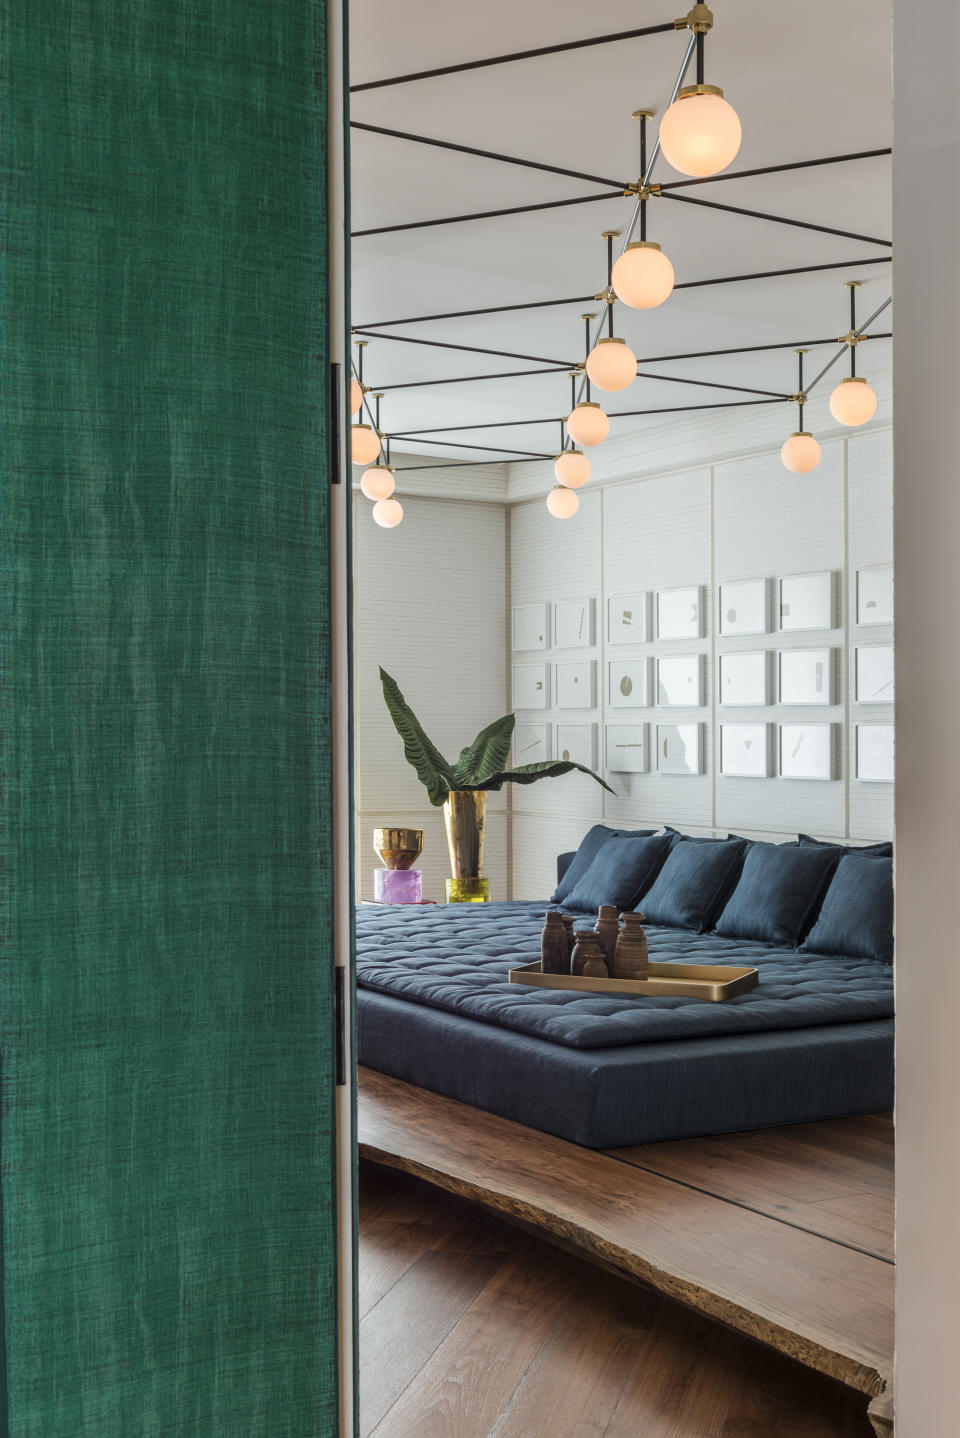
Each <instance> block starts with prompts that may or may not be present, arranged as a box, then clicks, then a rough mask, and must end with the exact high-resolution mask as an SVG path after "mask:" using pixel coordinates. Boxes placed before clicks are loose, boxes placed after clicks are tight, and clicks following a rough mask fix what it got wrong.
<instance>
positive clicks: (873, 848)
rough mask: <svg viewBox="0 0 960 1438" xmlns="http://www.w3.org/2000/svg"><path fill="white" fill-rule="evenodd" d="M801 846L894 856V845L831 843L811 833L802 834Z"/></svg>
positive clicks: (846, 852) (890, 857)
mask: <svg viewBox="0 0 960 1438" xmlns="http://www.w3.org/2000/svg"><path fill="white" fill-rule="evenodd" d="M797 842H798V844H799V845H800V847H801V848H804V847H805V846H807V845H809V846H810V847H812V848H818V849H837V850H838V851H839V852H840V853H841V854H866V855H876V856H877V857H879V858H883V859H892V858H893V845H892V844H891V843H890V842H889V841H888V842H887V843H885V844H831V843H829V842H828V841H827V840H826V839H814V838H812V837H811V835H810V834H801V835H800V837H799V839H798V840H797Z"/></svg>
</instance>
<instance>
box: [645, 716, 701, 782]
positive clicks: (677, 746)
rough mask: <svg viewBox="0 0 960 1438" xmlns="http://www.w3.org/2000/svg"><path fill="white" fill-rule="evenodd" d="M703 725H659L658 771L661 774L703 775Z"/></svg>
mask: <svg viewBox="0 0 960 1438" xmlns="http://www.w3.org/2000/svg"><path fill="white" fill-rule="evenodd" d="M703 733H704V726H703V725H702V724H658V725H657V769H658V770H659V772H660V773H661V774H702V773H703Z"/></svg>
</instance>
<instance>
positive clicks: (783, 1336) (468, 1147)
mask: <svg viewBox="0 0 960 1438" xmlns="http://www.w3.org/2000/svg"><path fill="white" fill-rule="evenodd" d="M358 1124H359V1128H358V1133H359V1146H360V1153H361V1156H363V1157H366V1158H369V1159H372V1160H374V1161H375V1162H377V1163H381V1164H386V1165H388V1166H390V1167H393V1168H399V1169H402V1170H405V1171H406V1172H408V1173H411V1174H414V1175H415V1176H417V1177H419V1178H423V1179H426V1180H428V1181H429V1182H431V1183H433V1184H435V1185H437V1186H439V1187H441V1188H444V1189H446V1190H448V1191H449V1192H452V1193H456V1194H459V1195H461V1196H462V1197H464V1198H467V1199H469V1200H471V1201H473V1202H476V1203H481V1204H483V1205H485V1206H486V1207H487V1208H490V1209H492V1210H494V1211H496V1212H498V1213H501V1214H503V1215H505V1216H507V1217H509V1218H510V1219H512V1220H514V1221H519V1222H522V1223H525V1224H528V1225H531V1226H532V1227H534V1228H536V1229H537V1230H539V1231H540V1232H541V1233H543V1234H545V1235H549V1236H551V1237H552V1238H553V1239H554V1240H556V1241H559V1242H561V1243H562V1244H564V1245H567V1246H571V1247H574V1248H576V1249H577V1250H578V1251H579V1252H581V1253H583V1254H584V1255H586V1256H588V1257H590V1258H591V1259H592V1260H593V1261H594V1262H597V1263H600V1264H602V1265H603V1266H605V1267H608V1268H611V1269H613V1270H615V1271H616V1272H618V1273H621V1274H624V1275H627V1276H629V1277H631V1278H633V1279H637V1280H639V1281H641V1282H643V1283H645V1284H647V1285H649V1286H650V1287H651V1288H654V1289H656V1290H658V1291H659V1292H661V1293H664V1294H666V1295H668V1296H669V1297H671V1298H675V1299H678V1300H680V1301H681V1302H682V1303H684V1304H686V1305H688V1306H689V1307H691V1308H693V1309H696V1310H697V1311H698V1312H700V1313H702V1314H705V1315H707V1316H708V1317H710V1318H714V1319H718V1320H720V1321H721V1322H723V1323H725V1324H727V1325H728V1326H729V1327H731V1328H734V1329H736V1330H738V1331H739V1332H741V1333H744V1334H747V1335H748V1336H749V1337H751V1338H754V1339H757V1340H759V1341H760V1342H762V1343H764V1344H765V1345H767V1346H768V1347H770V1348H772V1349H775V1350H777V1351H779V1352H781V1353H784V1354H787V1355H788V1356H789V1357H791V1358H794V1359H797V1360H798V1361H799V1362H801V1363H803V1364H805V1365H806V1366H807V1367H809V1368H813V1369H816V1370H817V1371H818V1372H820V1373H823V1374H826V1375H828V1376H829V1377H831V1378H834V1379H837V1380H839V1381H840V1382H841V1383H844V1384H846V1385H847V1386H848V1387H851V1388H855V1389H857V1390H858V1391H859V1392H861V1393H863V1394H866V1395H868V1396H869V1397H871V1398H873V1397H876V1396H877V1395H879V1394H880V1393H882V1392H883V1390H884V1388H885V1386H886V1384H887V1382H888V1380H889V1377H890V1373H891V1370H892V1362H893V1265H892V1262H891V1249H892V1161H893V1143H892V1138H893V1133H892V1124H891V1123H890V1120H889V1119H888V1118H886V1117H883V1116H875V1117H868V1118H864V1119H844V1120H832V1121H830V1122H828V1123H826V1124H808V1125H801V1126H798V1127H796V1128H786V1129H771V1130H763V1131H759V1132H753V1133H747V1134H737V1135H728V1136H725V1137H722V1138H716V1139H695V1140H684V1141H682V1142H679V1143H669V1144H653V1145H644V1146H641V1147H638V1148H633V1149H619V1150H615V1151H611V1152H609V1153H596V1152H593V1151H592V1150H589V1149H583V1148H579V1147H577V1146H576V1145H575V1144H570V1143H567V1142H565V1141H564V1140H562V1139H557V1138H552V1137H550V1135H548V1134H543V1133H539V1132H537V1131H535V1130H533V1129H527V1128H524V1127H522V1126H521V1125H519V1124H515V1123H511V1122H510V1121H509V1120H507V1119H501V1118H497V1117H496V1116H495V1115H493V1114H488V1113H484V1112H482V1111H481V1110H478V1109H473V1108H469V1107H468V1106H466V1105H464V1104H460V1103H457V1102H456V1101H454V1100H452V1099H447V1098H443V1097H442V1096H440V1095H438V1094H433V1093H429V1092H427V1091H426V1090H423V1089H419V1088H415V1087H413V1086H412V1085H409V1084H404V1083H401V1082H399V1081H398V1080H395V1079H390V1078H387V1077H386V1076H384V1075H382V1074H378V1073H375V1072H373V1071H371V1070H361V1073H360V1092H359V1114H358ZM878 1431H883V1430H879V1429H878Z"/></svg>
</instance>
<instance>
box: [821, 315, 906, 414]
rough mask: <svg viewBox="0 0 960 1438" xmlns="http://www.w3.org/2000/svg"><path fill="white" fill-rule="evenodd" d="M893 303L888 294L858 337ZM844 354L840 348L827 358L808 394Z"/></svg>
mask: <svg viewBox="0 0 960 1438" xmlns="http://www.w3.org/2000/svg"><path fill="white" fill-rule="evenodd" d="M891 304H893V296H892V295H887V298H886V299H885V300H884V302H883V304H882V305H878V306H877V308H876V309H875V310H874V312H873V314H872V315H871V316H870V318H869V319H868V320H865V321H864V323H863V324H862V325H861V326H860V329H859V332H858V334H857V338H858V339H860V338H862V337H863V335H864V331H865V330H868V329H869V328H870V326H871V325H872V324H873V322H874V320H875V319H877V317H878V316H879V315H882V314H883V312H884V310H885V309H886V308H887V306H888V305H891ZM873 338H874V339H879V338H880V336H879V335H874V336H873ZM842 354H843V350H842V349H838V350H837V352H836V354H835V355H833V357H832V358H831V359H828V360H827V362H826V364H825V365H824V367H823V369H822V370H821V371H820V373H819V374H818V375H817V376H816V377H815V378H814V379H812V380H811V381H810V383H809V384H808V385H807V394H809V393H810V391H811V390H812V389H813V387H814V385H817V384H819V383H820V381H821V380H822V379H823V377H824V375H825V374H826V373H827V371H828V370H831V369H833V366H834V365H835V364H836V362H837V360H838V359H839V358H840V356H841V355H842Z"/></svg>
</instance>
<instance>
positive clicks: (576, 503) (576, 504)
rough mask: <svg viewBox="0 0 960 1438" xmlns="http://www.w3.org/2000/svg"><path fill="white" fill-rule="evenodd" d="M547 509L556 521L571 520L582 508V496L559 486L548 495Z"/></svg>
mask: <svg viewBox="0 0 960 1438" xmlns="http://www.w3.org/2000/svg"><path fill="white" fill-rule="evenodd" d="M547 508H548V509H549V511H550V513H551V514H552V515H553V517H554V519H569V518H570V516H571V515H573V514H576V512H577V510H578V509H579V508H580V496H579V495H577V494H574V492H573V490H572V489H564V488H563V486H562V485H559V484H558V485H557V487H556V489H551V491H550V493H549V494H548V495H547Z"/></svg>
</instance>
